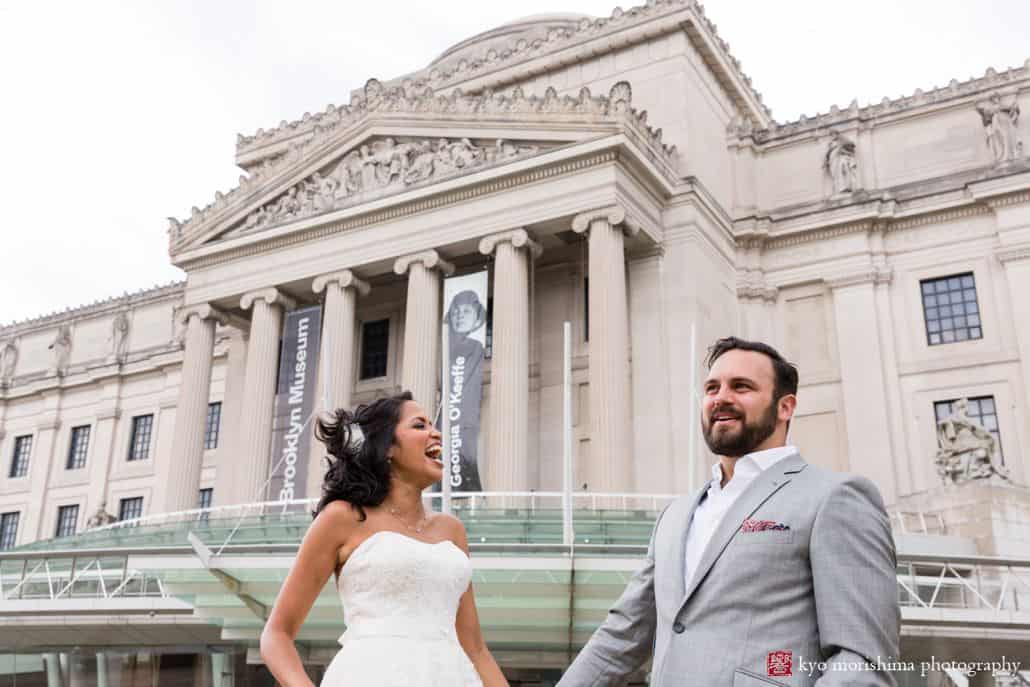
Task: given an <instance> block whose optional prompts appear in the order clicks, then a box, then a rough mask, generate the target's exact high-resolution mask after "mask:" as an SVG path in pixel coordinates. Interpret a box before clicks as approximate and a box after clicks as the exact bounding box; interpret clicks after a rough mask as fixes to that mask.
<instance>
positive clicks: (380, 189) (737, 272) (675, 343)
mask: <svg viewBox="0 0 1030 687" xmlns="http://www.w3.org/2000/svg"><path fill="white" fill-rule="evenodd" d="M502 29H503V30H501V29H498V30H496V31H494V32H488V33H487V34H484V37H482V38H474V39H470V40H469V41H465V42H463V43H462V44H461V45H460V46H456V48H455V49H454V50H453V51H448V53H445V55H444V56H443V57H441V58H440V60H438V61H437V62H435V63H434V64H433V65H430V66H428V67H427V68H426V69H425V70H421V71H419V72H416V73H413V74H409V75H406V76H404V77H400V78H398V79H393V80H388V81H379V80H376V79H372V80H370V81H369V82H368V84H367V85H366V86H365V88H364V89H362V90H360V91H358V92H356V93H354V94H352V95H351V98H350V102H349V104H348V105H346V106H340V107H336V106H332V107H330V108H329V109H327V110H326V111H325V112H322V113H318V114H316V115H305V116H304V117H303V118H302V119H301V120H299V121H297V122H292V123H289V122H284V123H283V124H282V125H280V126H279V127H277V128H275V129H272V130H267V131H259V132H257V133H256V134H254V135H252V136H240V137H239V139H238V143H237V162H238V163H239V165H240V166H241V168H242V169H243V170H244V171H245V172H246V173H245V174H244V176H242V177H241V178H240V183H239V185H238V187H237V188H236V189H234V190H232V191H231V192H229V193H225V194H221V193H219V194H217V195H216V196H215V198H214V200H213V201H212V202H211V203H210V204H208V205H206V206H204V207H203V208H201V207H197V208H195V209H194V211H193V213H192V215H191V217H189V218H188V219H186V220H183V221H179V220H173V221H172V222H171V226H170V228H169V248H170V255H171V260H172V261H173V263H175V264H176V265H178V266H180V267H182V268H183V269H184V270H185V271H186V272H187V274H188V278H187V280H186V282H185V283H182V284H175V285H171V286H168V287H162V288H156V289H153V290H150V291H146V292H142V293H140V294H134V295H127V296H124V297H122V298H118V299H113V300H111V301H109V302H105V303H100V304H95V305H92V306H87V307H85V308H79V309H76V310H70V311H67V312H65V313H60V314H56V315H51V316H47V317H43V318H40V319H38V320H34V321H30V322H23V323H16V324H13V325H9V326H6V327H3V328H0V466H2V468H3V470H2V472H0V513H3V512H12V511H19V512H21V513H23V515H22V520H21V524H20V525H19V532H18V541H19V542H27V541H31V540H33V539H37V538H46V537H49V536H52V535H53V533H54V528H55V520H56V516H57V510H58V507H59V506H61V505H72V504H77V505H79V518H80V520H79V524H80V526H81V525H82V524H83V523H84V521H85V519H86V518H87V517H88V515H89V514H90V513H93V512H95V511H96V509H97V507H98V505H99V504H100V503H101V502H102V501H106V502H107V503H108V504H110V506H109V510H112V509H114V508H116V507H117V504H118V503H119V500H120V499H122V498H129V497H135V496H142V497H143V498H144V513H145V514H149V513H154V512H160V511H162V510H168V509H181V508H185V507H190V501H191V499H192V495H193V494H194V493H195V492H196V491H197V490H199V489H201V488H208V487H210V488H214V490H215V491H214V503H215V505H221V504H227V503H236V502H243V501H247V500H250V499H252V498H253V494H252V493H251V492H254V491H255V489H256V488H257V484H258V483H260V481H261V479H263V476H264V474H266V472H267V466H265V463H264V461H263V459H262V458H261V457H260V456H261V455H262V451H264V453H265V454H267V450H268V449H267V444H268V437H267V434H266V433H265V432H264V431H262V432H254V431H253V429H254V426H253V424H252V420H251V419H250V418H252V417H253V414H254V413H257V414H259V415H260V414H263V413H264V412H265V410H266V409H267V406H268V389H269V384H270V383H271V381H270V380H273V379H274V376H275V370H274V365H275V353H274V351H275V340H276V338H277V336H278V331H279V327H280V326H281V325H280V324H279V323H280V322H281V318H282V315H283V313H284V312H285V311H287V310H289V309H291V308H292V307H298V306H301V305H305V304H310V303H316V302H323V301H324V302H325V303H326V304H328V305H329V306H330V307H332V312H331V313H329V312H327V313H326V315H325V317H326V324H325V327H326V331H330V330H331V331H333V332H337V333H340V334H338V335H346V336H349V337H351V341H348V342H325V341H324V342H323V350H329V351H332V352H333V355H334V370H335V372H334V373H333V379H332V380H330V381H329V382H328V383H329V384H330V385H331V386H332V389H333V397H334V398H340V399H348V400H349V402H350V403H358V402H361V401H365V400H368V399H371V398H373V397H375V396H376V395H379V394H382V393H387V392H391V391H395V390H398V389H400V388H401V387H402V386H406V385H407V386H412V385H414V386H416V387H417V389H418V393H419V395H420V396H421V398H420V400H421V401H422V402H423V403H424V405H426V406H429V407H433V406H435V403H436V397H435V395H436V389H435V388H434V387H435V382H434V379H435V376H434V375H435V374H436V373H435V367H434V366H435V365H436V364H437V363H436V358H437V356H436V354H435V353H434V352H433V350H434V349H433V345H434V344H433V343H432V342H434V341H438V328H439V317H438V316H435V315H432V312H435V310H433V308H434V307H438V300H439V296H438V295H437V294H438V291H439V284H440V280H441V279H442V278H443V277H444V276H446V274H448V273H451V272H452V271H456V272H458V273H462V272H467V271H474V270H478V269H481V268H483V267H484V266H488V267H489V268H490V269H491V271H492V274H491V284H492V286H491V288H492V291H493V294H494V296H495V298H494V302H495V304H511V306H510V307H512V308H513V310H512V312H510V313H505V315H506V316H505V317H500V318H499V319H498V318H495V320H494V322H495V327H496V329H495V335H497V336H501V335H502V334H503V336H513V335H514V336H518V337H522V339H523V342H522V344H518V343H517V342H511V341H504V342H500V341H498V342H496V343H495V350H497V351H498V352H499V353H498V356H497V357H495V358H494V359H493V360H491V361H489V362H488V364H487V367H486V384H487V387H486V388H485V389H484V408H483V428H484V431H483V432H482V433H481V435H480V439H481V442H482V444H483V445H482V447H481V449H480V454H481V455H482V454H483V452H484V451H486V450H489V448H488V447H492V446H494V445H495V444H493V443H491V442H496V446H498V448H497V449H496V450H497V451H498V452H499V455H501V454H502V453H503V456H504V457H505V458H504V460H503V461H501V465H502V466H503V467H502V468H500V469H499V472H498V473H496V474H495V475H492V478H493V479H495V480H496V484H503V485H504V488H506V489H507V488H511V489H536V490H555V489H558V488H559V487H560V484H561V459H560V457H561V432H560V422H561V407H562V406H561V402H562V397H561V380H562V376H561V329H562V322H563V321H565V320H569V321H571V322H572V323H573V330H574V336H575V344H574V346H573V368H574V372H573V375H574V383H575V385H576V393H575V395H574V425H575V436H576V445H577V474H576V482H577V485H584V484H585V485H586V488H587V489H588V490H591V491H636V492H649V493H668V492H682V491H687V490H688V489H690V488H691V487H692V486H696V485H699V484H700V483H701V481H702V480H703V479H705V475H706V474H707V463H708V462H709V460H710V457H709V456H708V455H707V453H706V451H705V450H704V446H703V443H702V442H701V441H700V438H699V437H696V436H695V437H694V441H695V442H696V445H695V446H694V447H693V450H692V447H691V446H690V441H691V439H690V437H691V436H692V435H691V433H690V431H689V425H690V424H691V423H692V422H694V420H693V418H694V416H695V414H696V409H695V406H694V403H693V401H692V398H693V397H694V396H696V394H697V389H698V388H699V386H700V384H699V382H700V379H701V378H702V375H703V370H702V368H701V365H700V360H701V358H702V357H703V353H704V347H705V346H707V345H708V344H709V343H710V342H712V341H713V340H715V339H716V338H718V337H720V336H725V335H727V334H731V333H736V334H738V335H743V336H746V337H750V338H758V339H763V340H766V341H769V342H771V343H773V344H774V345H775V346H777V347H778V348H780V349H781V350H782V351H783V352H784V353H785V354H786V355H787V356H788V357H789V358H790V359H791V360H793V361H795V362H797V363H798V364H799V366H800V371H801V383H802V387H801V390H800V394H799V399H800V400H799V405H798V412H797V415H796V419H795V421H794V423H793V425H792V429H791V439H792V441H794V442H795V443H796V444H798V445H799V446H800V447H801V448H802V450H803V452H804V455H805V457H806V458H807V459H808V460H809V461H811V462H813V463H816V464H820V465H825V466H827V467H831V468H835V469H840V470H849V471H853V472H858V473H862V474H865V475H868V476H869V477H871V478H872V479H873V480H874V481H875V482H876V483H877V485H878V486H879V487H880V489H881V491H882V492H883V494H884V497H885V499H886V500H887V502H888V503H889V504H892V505H895V506H904V505H906V504H909V505H911V504H914V503H918V504H919V508H921V509H933V503H934V501H933V498H932V494H934V493H936V492H935V490H937V489H938V487H939V484H940V478H939V476H938V475H937V472H936V468H935V464H934V456H935V454H936V452H937V430H936V420H937V418H936V416H935V403H940V402H943V401H950V400H954V399H958V398H991V399H992V400H993V408H994V409H995V413H994V420H995V421H996V423H997V426H998V431H999V433H1000V439H1001V442H1000V443H1001V445H1002V447H1003V455H1004V463H1005V467H1006V469H1007V471H1008V474H1009V476H1010V478H1011V480H1012V486H1006V487H1005V488H1006V489H1017V490H1018V489H1019V488H1020V487H1024V486H1025V485H1027V484H1028V483H1030V412H1028V408H1027V403H1028V400H1030V399H1028V398H1027V391H1026V390H1027V389H1028V388H1030V305H1028V304H1027V303H1028V301H1027V300H1026V299H1025V298H1021V297H1020V296H1021V294H1023V293H1025V292H1027V291H1028V290H1030V159H1028V157H1027V153H1028V152H1030V150H1028V149H1027V146H1026V145H1024V142H1025V141H1027V140H1030V124H1028V123H1027V120H1026V119H1025V118H1023V119H1020V118H1019V116H1018V114H1019V111H1020V110H1021V109H1022V110H1028V109H1030V63H1028V64H1027V65H1025V66H1023V67H1020V68H1016V69H1010V70H1007V71H1004V72H995V71H994V70H989V71H988V72H987V73H986V74H985V75H984V76H983V77H982V78H978V79H973V80H971V81H967V82H961V83H960V82H957V81H954V82H952V83H951V84H949V85H948V86H946V87H944V88H941V89H935V90H932V91H928V92H923V91H916V92H915V94H913V95H912V96H910V97H906V98H902V99H899V100H885V101H884V102H882V103H879V104H875V105H869V106H865V107H859V106H858V104H857V103H853V104H852V105H850V106H848V107H845V108H840V107H836V106H835V107H832V108H830V110H829V112H828V113H826V114H821V115H818V116H815V117H808V118H802V119H800V120H798V121H795V122H788V123H778V122H776V121H775V120H773V118H772V116H771V114H770V113H769V112H768V110H767V109H766V108H765V107H764V106H763V105H762V103H761V98H760V96H759V94H758V93H757V92H756V91H755V90H754V89H753V88H752V87H751V84H750V81H749V79H748V78H747V77H746V76H745V75H744V74H743V73H742V72H741V71H740V68H739V65H738V64H737V63H736V61H735V60H734V59H733V57H732V55H730V53H729V52H728V47H727V45H726V44H725V42H723V41H722V40H721V39H720V38H719V37H718V35H717V34H716V32H715V28H714V26H713V25H712V24H711V22H710V21H708V20H707V19H706V18H705V16H704V12H703V9H702V8H701V6H700V5H699V4H697V3H695V2H693V1H689V0H653V1H650V2H648V3H647V4H645V5H641V6H639V7H635V8H632V9H629V10H626V11H623V10H616V11H615V12H614V13H613V14H612V15H611V16H610V17H606V18H603V19H589V18H582V19H575V18H568V17H566V18H552V19H540V20H538V21H528V22H523V23H521V24H518V25H512V26H511V27H508V28H505V27H502ZM480 53H481V54H480ZM518 232H522V233H518ZM516 234H517V235H518V236H520V237H524V238H525V240H524V241H523V242H522V243H518V244H517V243H516V242H515V240H514V239H513V238H511V237H513V236H515V235H516ZM498 236H501V237H508V238H504V239H503V240H502V239H497V238H495V239H492V240H491V241H492V242H491V241H486V243H484V240H487V239H488V238H489V237H498ZM520 240H521V239H520ZM498 241H499V242H500V245H495V244H497V242H498ZM487 244H489V245H487ZM529 246H532V247H531V248H530V247H529ZM487 248H488V249H487ZM954 275H969V276H971V277H972V278H973V280H974V282H975V299H976V300H975V303H976V305H977V310H976V312H977V315H976V316H977V317H979V318H980V323H979V325H978V328H979V336H975V337H971V338H968V339H967V340H961V341H955V342H949V343H940V344H935V343H931V342H930V339H929V333H930V332H928V329H927V327H928V324H927V314H926V311H925V310H926V306H925V305H924V300H923V294H922V289H923V286H924V284H925V283H927V282H928V281H932V280H935V279H940V278H943V277H950V276H954ZM499 290H503V291H501V292H499ZM413 299H415V300H413ZM416 305H417V307H416ZM508 315H510V316H508ZM341 318H343V319H341ZM383 319H385V320H388V322H389V334H388V354H387V362H386V373H385V375H382V376H379V377H376V378H372V379H361V378H360V374H359V370H358V361H359V359H360V356H361V345H360V343H361V339H360V337H361V328H362V325H363V323H366V322H370V321H376V320H383ZM942 319H943V317H942ZM952 319H953V318H952ZM525 322H528V331H521V330H522V329H523V328H524V326H525V325H524V324H522V323H525ZM952 324H954V323H952ZM343 333H345V334H343ZM692 340H695V341H696V342H697V349H696V352H695V355H694V357H693V358H691V357H690V355H689V352H690V350H691V342H692ZM336 357H338V358H340V359H339V360H336V359H335V358H336ZM499 361H509V362H507V363H505V364H509V365H511V366H512V367H510V368H506V369H505V370H504V371H503V374H501V371H500V370H493V369H491V366H492V365H496V364H499ZM187 377H188V378H189V379H191V380H200V381H199V382H198V383H201V382H203V383H206V384H209V387H210V388H209V391H208V394H207V398H206V399H205V398H204V394H203V393H200V392H197V390H196V389H186V388H183V385H182V384H181V380H183V379H186V378H187ZM493 380H497V382H496V383H497V385H498V386H499V388H501V389H502V391H499V392H498V398H497V399H495V398H492V394H491V386H492V385H493ZM520 380H521V381H520ZM322 383H326V382H325V380H323V382H322ZM205 400H207V401H209V402H219V401H220V402H223V413H222V416H221V417H222V426H221V437H220V441H219V446H218V448H217V449H214V450H204V449H203V448H202V447H200V446H196V445H194V444H196V443H197V442H199V441H201V440H202V439H203V434H204V432H203V427H202V426H201V425H202V422H203V421H204V417H203V413H202V412H201V411H202V410H203V407H204V401H205ZM522 403H524V404H525V406H526V407H525V408H519V412H515V411H514V409H513V405H512V404H522ZM243 407H246V408H247V409H248V410H246V411H245V412H242V414H241V408H243ZM495 408H503V409H504V412H503V416H504V417H511V418H513V419H512V422H513V423H515V424H514V425H512V426H511V427H509V426H507V425H504V424H503V423H502V422H501V421H500V419H499V418H500V417H501V414H500V412H499V411H498V416H497V417H492V416H491V413H492V412H494V411H495ZM148 414H149V415H152V416H153V421H152V422H153V424H152V427H151V444H150V447H149V448H150V453H149V457H148V458H147V459H145V460H139V461H135V460H134V461H128V460H127V456H128V455H129V451H130V440H131V437H130V435H131V428H132V425H133V418H134V417H137V416H140V415H148ZM83 425H89V426H90V427H91V428H92V429H91V436H90V444H89V448H88V456H87V460H86V467H85V468H83V469H76V470H69V469H66V458H67V453H68V451H69V450H70V448H69V442H70V437H71V430H72V428H74V427H77V426H83ZM515 427H517V428H518V431H519V433H520V434H522V433H523V432H524V433H525V437H524V441H522V440H518V441H516V440H514V439H512V437H511V431H510V430H512V429H513V428H515ZM523 427H524V428H526V429H525V430H523V429H522V428H523ZM491 433H493V434H497V435H498V436H497V437H492V436H491ZM30 435H31V436H32V437H33V440H32V447H31V456H30V461H29V468H28V474H27V475H26V476H24V477H11V476H9V475H10V474H11V471H10V470H9V468H10V467H11V462H12V459H13V452H14V450H15V442H16V439H17V438H18V437H22V436H30ZM502 437H503V438H502ZM692 453H693V454H696V455H697V456H698V460H696V461H695V462H694V463H691V462H690V460H689V456H690V455H691V454H692ZM522 456H525V457H526V458H525V462H524V464H521V465H518V464H516V463H518V462H519V461H520V460H522V458H521V457H522ZM182 461H186V462H188V463H189V465H188V466H185V468H184V469H180V468H183V466H182ZM312 461H317V455H316V456H313V457H312ZM312 468H313V469H311V470H310V471H309V474H311V475H312V479H311V480H310V484H309V493H313V492H314V488H315V487H316V485H317V477H318V475H319V470H318V469H317V465H313V466H312ZM230 471H236V472H237V473H238V474H247V475H248V479H250V478H253V479H252V481H253V484H251V483H250V482H248V483H247V484H240V483H239V481H237V480H232V479H230V478H229V477H228V475H230V474H231V472H230ZM262 471H265V472H262ZM173 473H174V474H176V475H185V476H187V477H188V480H187V481H186V482H184V483H181V484H177V485H176V488H175V493H174V494H173V493H171V490H170V489H169V487H168V486H167V485H168V481H167V477H168V476H169V475H171V474H173ZM487 486H488V488H489V487H490V485H487ZM958 488H961V486H960V487H958ZM977 488H979V487H977ZM1006 493H1007V492H1006ZM927 495H931V496H927ZM991 498H992V499H994V501H998V499H996V498H994V497H991ZM927 499H929V501H928V500H927ZM946 501H947V503H945V502H944V501H942V508H944V507H949V508H950V507H951V506H948V505H947V504H950V503H953V501H954V499H952V500H947V499H946ZM998 502H999V503H1000V501H998ZM1007 502H1008V501H1006V503H1007ZM36 506H41V507H39V508H37V507H36ZM1006 507H1007V506H1006ZM992 546H993V545H992ZM994 548H995V549H996V550H1002V547H997V546H995V547H994Z"/></svg>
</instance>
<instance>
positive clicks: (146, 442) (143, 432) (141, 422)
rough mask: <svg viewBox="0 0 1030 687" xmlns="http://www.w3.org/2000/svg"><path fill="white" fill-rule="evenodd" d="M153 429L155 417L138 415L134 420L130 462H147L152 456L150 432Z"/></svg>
mask: <svg viewBox="0 0 1030 687" xmlns="http://www.w3.org/2000/svg"><path fill="white" fill-rule="evenodd" d="M153 427H154V416H153V415H137V416H136V417H134V418H132V438H131V439H130V440H129V460H146V459H147V458H148V457H149V456H150V432H151V430H152V429H153Z"/></svg>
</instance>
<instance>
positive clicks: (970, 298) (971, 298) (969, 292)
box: [962, 289, 976, 303]
mask: <svg viewBox="0 0 1030 687" xmlns="http://www.w3.org/2000/svg"><path fill="white" fill-rule="evenodd" d="M962 300H964V301H967V302H970V303H975V302H976V289H966V290H965V291H963V292H962Z"/></svg>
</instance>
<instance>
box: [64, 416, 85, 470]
mask: <svg viewBox="0 0 1030 687" xmlns="http://www.w3.org/2000/svg"><path fill="white" fill-rule="evenodd" d="M87 451H89V425H84V426H82V427H72V434H71V441H70V442H69V443H68V462H67V463H66V465H65V467H66V468H67V469H69V470H78V469H79V468H84V467H86V452H87Z"/></svg>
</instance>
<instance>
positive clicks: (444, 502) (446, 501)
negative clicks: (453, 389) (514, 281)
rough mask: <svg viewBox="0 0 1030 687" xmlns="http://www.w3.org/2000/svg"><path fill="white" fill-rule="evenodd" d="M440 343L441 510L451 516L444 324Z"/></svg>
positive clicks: (447, 338)
mask: <svg viewBox="0 0 1030 687" xmlns="http://www.w3.org/2000/svg"><path fill="white" fill-rule="evenodd" d="M440 331H441V332H442V335H441V343H440V350H441V353H440V362H441V365H440V371H441V373H442V377H443V383H442V384H441V385H440V425H441V427H440V433H441V434H442V435H443V484H441V485H440V493H441V495H442V498H441V499H440V510H441V511H443V512H444V513H447V514H448V515H450V514H451V406H450V403H449V401H448V399H449V394H448V392H449V391H450V381H451V375H450V374H449V372H450V364H451V347H450V327H449V326H447V323H446V322H444V325H443V327H441V328H440Z"/></svg>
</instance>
